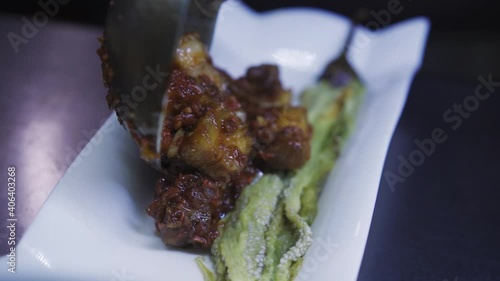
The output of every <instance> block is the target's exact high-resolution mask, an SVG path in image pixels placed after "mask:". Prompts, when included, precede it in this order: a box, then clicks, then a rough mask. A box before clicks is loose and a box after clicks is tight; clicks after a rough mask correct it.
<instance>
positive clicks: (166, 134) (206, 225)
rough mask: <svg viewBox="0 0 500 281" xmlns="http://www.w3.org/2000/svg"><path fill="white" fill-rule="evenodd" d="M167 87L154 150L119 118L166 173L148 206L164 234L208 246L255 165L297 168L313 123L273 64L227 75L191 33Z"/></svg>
mask: <svg viewBox="0 0 500 281" xmlns="http://www.w3.org/2000/svg"><path fill="white" fill-rule="evenodd" d="M102 42H103V41H102ZM98 53H99V55H100V56H101V59H102V60H103V64H102V67H103V73H104V79H105V81H106V82H107V83H108V84H109V83H110V80H112V78H113V71H112V69H111V68H110V67H109V64H108V62H107V59H108V55H107V52H106V49H105V48H104V47H101V48H100V49H99V50H98ZM166 95H167V97H168V100H167V103H166V105H165V106H164V108H163V113H164V116H165V118H164V120H163V128H162V136H161V141H160V145H161V146H160V152H159V154H158V153H157V151H156V140H155V139H151V138H146V137H144V136H141V135H140V134H138V133H137V130H135V128H134V127H133V124H127V122H126V120H125V122H123V121H124V120H122V119H120V121H121V122H122V123H124V125H126V127H127V128H128V129H129V130H130V132H131V134H132V137H133V138H134V140H135V141H136V142H137V143H138V145H139V147H140V148H141V156H142V157H143V158H144V159H146V160H151V159H158V160H159V163H160V165H159V166H160V171H161V172H162V173H163V174H164V175H163V177H162V178H161V179H159V180H158V181H157V183H156V188H155V197H154V200H153V202H152V203H151V204H150V205H149V206H148V208H147V212H148V214H149V215H150V216H152V217H153V218H154V219H155V220H156V227H157V230H158V232H159V233H160V235H161V238H162V241H163V242H164V243H165V244H166V245H171V246H175V247H187V246H195V247H209V246H210V245H211V244H212V242H213V240H214V239H215V238H216V237H217V235H218V232H217V229H218V224H219V221H220V219H221V218H223V217H224V216H225V215H226V214H227V212H229V211H230V210H232V208H233V207H234V204H235V202H236V199H237V198H238V197H239V195H240V193H241V192H242V190H243V189H244V188H245V187H246V186H248V185H249V184H250V183H251V182H252V181H253V180H254V179H255V177H256V175H258V174H259V173H260V171H261V170H263V171H268V170H272V171H283V170H290V169H296V168H299V167H300V166H302V165H303V164H304V163H305V162H306V161H307V159H308V158H309V154H310V144H309V142H310V138H311V126H310V124H309V123H308V122H307V119H306V110H305V109H304V108H302V107H293V106H291V105H290V100H291V93H290V91H289V90H285V89H284V88H283V86H282V84H281V82H280V80H279V71H278V68H277V67H276V66H273V65H262V66H257V67H251V68H249V69H248V71H247V73H246V75H245V76H244V77H242V78H239V79H237V80H233V79H232V78H231V77H230V76H229V75H227V74H226V73H225V72H224V71H222V70H220V69H218V68H216V67H215V66H214V65H213V64H212V60H211V58H210V56H209V55H208V53H207V51H206V49H205V47H204V46H203V44H202V43H201V42H200V41H199V39H198V36H197V35H196V34H188V35H185V36H184V37H183V38H182V39H181V41H180V44H179V47H178V48H177V51H176V55H175V57H174V60H173V65H172V68H171V71H170V72H169V76H168V77H167V90H166ZM107 98H108V102H109V105H110V107H111V108H114V109H115V110H117V104H118V102H119V101H118V98H117V96H115V95H114V94H113V93H112V92H111V91H110V92H109V93H108V96H107ZM117 111H118V110H117ZM119 117H120V116H119Z"/></svg>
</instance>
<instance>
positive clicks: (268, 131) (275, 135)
mask: <svg viewBox="0 0 500 281" xmlns="http://www.w3.org/2000/svg"><path fill="white" fill-rule="evenodd" d="M230 89H231V91H232V92H233V93H234V95H235V96H237V97H238V100H239V101H240V102H241V104H242V105H243V107H244V109H245V111H246V113H247V123H248V125H249V131H250V133H251V135H252V136H253V140H254V142H253V147H254V150H255V157H256V160H255V163H256V164H257V165H258V166H259V168H261V169H264V170H289V169H297V168H300V167H301V166H302V165H303V164H304V163H305V162H306V161H307V160H308V159H309V156H310V150H311V149H310V144H309V143H310V140H311V134H312V128H311V126H310V124H309V123H308V122H307V111H306V109H305V108H304V107H293V106H291V105H290V91H287V90H285V89H283V87H282V84H281V82H280V80H279V71H278V68H277V67H276V66H275V65H262V66H256V67H251V68H249V69H248V71H247V73H246V75H245V76H244V77H242V78H240V79H238V80H236V81H235V82H234V83H233V84H231V85H230Z"/></svg>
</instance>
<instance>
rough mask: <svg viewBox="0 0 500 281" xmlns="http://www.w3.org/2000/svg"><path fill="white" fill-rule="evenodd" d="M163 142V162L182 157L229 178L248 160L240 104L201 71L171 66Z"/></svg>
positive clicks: (209, 172) (211, 173)
mask: <svg viewBox="0 0 500 281" xmlns="http://www.w3.org/2000/svg"><path fill="white" fill-rule="evenodd" d="M168 97H169V102H168V105H167V117H166V119H165V121H164V128H163V136H162V142H161V155H162V162H168V161H173V160H175V161H179V160H180V161H183V162H184V163H186V164H187V165H189V166H192V167H194V168H196V169H198V170H199V171H201V172H203V173H204V174H206V175H208V176H210V177H211V178H213V179H215V180H218V181H222V182H228V181H229V180H230V178H231V177H232V176H233V175H237V174H238V173H240V172H241V171H242V170H243V169H244V168H245V167H246V166H247V164H248V160H249V154H250V150H251V148H252V139H251V137H250V136H249V134H248V130H247V127H246V125H245V124H244V123H243V122H242V121H241V119H240V118H239V117H238V116H237V113H236V110H237V109H238V108H239V104H238V102H237V101H236V99H235V98H234V97H231V96H228V95H225V94H224V93H222V92H221V91H220V90H219V88H218V87H216V86H215V85H214V84H213V83H211V81H210V80H209V79H207V78H206V77H205V76H200V78H198V79H196V78H194V77H192V76H189V75H188V74H187V73H186V72H185V71H183V70H174V71H173V73H172V74H171V77H170V84H169V86H168Z"/></svg>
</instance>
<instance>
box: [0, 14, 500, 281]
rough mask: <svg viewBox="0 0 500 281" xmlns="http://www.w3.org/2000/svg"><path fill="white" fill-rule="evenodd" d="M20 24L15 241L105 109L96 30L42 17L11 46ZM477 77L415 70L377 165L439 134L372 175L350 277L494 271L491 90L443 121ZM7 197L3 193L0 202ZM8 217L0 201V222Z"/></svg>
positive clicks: (466, 276) (13, 160)
mask: <svg viewBox="0 0 500 281" xmlns="http://www.w3.org/2000/svg"><path fill="white" fill-rule="evenodd" d="M21 26H22V21H21V19H20V16H19V17H16V16H7V15H0V35H1V36H2V39H1V40H0V51H1V52H0V62H1V63H0V71H1V74H2V83H0V94H1V97H2V102H1V103H0V120H1V128H2V129H3V130H2V131H1V135H0V147H1V148H2V151H1V154H2V157H1V158H0V164H1V165H0V166H1V169H2V170H3V171H5V170H7V167H8V166H16V167H17V168H18V169H17V187H18V189H17V195H18V200H19V202H18V205H17V210H16V211H17V216H18V219H19V221H18V229H17V235H18V236H17V238H18V239H19V238H21V237H22V233H23V232H24V231H25V229H26V228H27V227H29V225H30V224H31V222H32V221H33V219H34V217H35V216H36V213H37V212H38V210H39V209H40V207H41V205H42V204H43V202H44V201H45V199H46V198H47V196H48V195H49V193H50V192H51V190H52V189H53V188H54V186H55V185H56V183H57V181H58V180H59V179H60V178H61V176H62V175H63V174H64V172H65V170H66V169H67V167H68V166H69V164H70V163H71V161H72V160H73V159H74V158H75V157H76V155H77V152H78V151H79V150H81V149H82V148H83V146H84V145H85V143H87V142H88V140H89V139H90V138H91V137H92V134H93V133H94V132H95V130H96V129H98V128H99V126H100V124H101V122H102V121H103V120H105V119H106V118H107V117H108V116H109V115H110V111H109V110H108V108H107V106H106V103H105V99H104V96H105V89H104V88H103V86H102V82H101V80H102V79H101V74H100V71H99V68H100V62H99V60H98V58H97V56H96V54H95V50H96V49H97V47H98V42H97V39H96V38H97V36H98V35H99V33H100V28H98V27H95V26H84V25H79V24H70V23H58V22H49V24H48V25H47V26H45V27H43V28H40V29H39V30H38V32H37V34H36V35H35V36H34V37H33V38H32V39H29V42H27V43H26V44H22V45H20V46H19V52H18V53H17V54H16V53H15V52H14V50H13V47H12V45H11V44H10V42H9V40H8V39H7V38H6V34H8V33H9V32H12V31H13V32H17V33H18V34H19V33H20V30H21ZM430 51H432V50H430ZM488 74H489V73H478V75H482V76H484V77H487V76H488ZM478 85H479V81H465V80H458V79H453V78H442V77H436V76H435V75H429V74H425V73H421V74H419V75H417V77H416V79H415V81H414V83H413V86H412V88H411V91H410V95H409V99H408V102H407V104H406V107H405V110H404V113H403V115H402V117H401V120H400V122H399V124H398V127H397V129H396V132H395V134H394V137H393V139H392V142H391V146H390V149H389V152H388V155H387V159H386V163H385V168H384V173H385V174H387V173H388V172H392V173H395V174H397V171H398V166H399V165H400V162H401V158H404V159H408V157H409V155H410V154H411V153H412V152H413V151H415V150H416V149H417V148H418V147H417V146H416V144H415V140H420V141H421V140H423V139H427V138H430V137H431V136H432V131H433V130H434V129H436V128H443V129H444V130H445V132H446V135H447V136H448V138H447V140H446V141H445V142H444V143H442V144H438V145H437V146H436V148H435V151H434V152H433V153H431V154H430V155H429V156H427V157H426V158H425V161H424V163H423V164H422V165H420V166H418V167H416V168H415V170H414V171H413V173H412V174H411V175H409V176H408V177H407V178H405V181H404V182H402V183H401V182H399V183H396V185H395V186H394V188H392V189H391V187H390V185H389V184H388V182H387V181H386V179H385V178H384V177H382V179H381V182H380V189H379V193H378V198H377V203H376V207H375V212H374V216H373V222H372V226H371V229H370V235H369V238H368V243H367V246H366V251H365V255H364V258H363V263H362V266H361V271H360V275H359V280H360V281H385V280H388V281H389V280H391V281H392V280H405V281H406V280H408V281H410V280H425V281H444V280H450V281H451V280H457V281H458V280H460V281H464V280H470V281H475V280H478V281H479V280H481V281H486V280H500V239H499V238H500V208H499V207H498V202H499V199H500V198H499V197H500V196H499V195H500V191H499V188H500V186H499V184H498V174H497V172H498V168H499V164H498V159H500V150H499V149H498V148H497V147H496V145H497V144H498V141H499V139H500V133H499V132H500V123H499V120H500V111H499V110H498V108H499V106H500V97H498V93H499V92H500V88H498V89H497V90H498V91H496V92H494V93H493V94H492V95H491V97H489V98H488V99H486V100H484V101H481V102H480V104H479V105H478V108H477V110H475V111H473V112H471V113H470V116H467V118H463V119H462V124H461V125H460V126H458V128H457V129H456V130H453V129H451V128H450V124H449V123H446V122H445V120H444V119H443V114H444V113H445V112H446V111H447V110H448V109H450V108H451V109H452V108H453V105H454V104H455V103H457V104H460V103H462V102H463V101H464V99H466V98H467V97H469V96H471V95H474V93H475V89H476V87H477V86H478ZM0 174H1V175H2V176H1V180H2V182H6V177H7V176H6V174H5V173H3V172H2V173H0ZM2 190H4V189H2ZM6 200H7V199H6V192H2V194H0V206H7V201H6ZM6 218H7V217H6V212H4V211H1V212H0V225H2V222H5V221H6ZM5 238H6V230H5V228H4V227H2V228H1V229H0V254H5V253H6V252H7V243H6V242H5Z"/></svg>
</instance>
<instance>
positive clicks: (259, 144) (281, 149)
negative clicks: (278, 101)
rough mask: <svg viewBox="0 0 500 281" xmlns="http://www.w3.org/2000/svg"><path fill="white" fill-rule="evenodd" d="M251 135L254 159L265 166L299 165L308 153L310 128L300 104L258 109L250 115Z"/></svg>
mask: <svg viewBox="0 0 500 281" xmlns="http://www.w3.org/2000/svg"><path fill="white" fill-rule="evenodd" d="M249 123H250V131H251V132H252V134H253V135H254V138H255V142H254V149H255V151H256V155H255V160H254V161H255V162H256V164H257V165H258V166H259V167H260V168H262V169H264V170H291V169H297V168H300V167H302V165H304V163H305V162H306V161H307V160H308V159H309V157H310V156H311V154H310V153H311V147H310V140H311V133H312V128H311V126H310V125H309V123H308V122H307V112H306V110H305V108H303V107H274V108H266V109H262V110H260V111H259V112H258V113H256V114H255V115H251V118H250V119H249Z"/></svg>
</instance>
